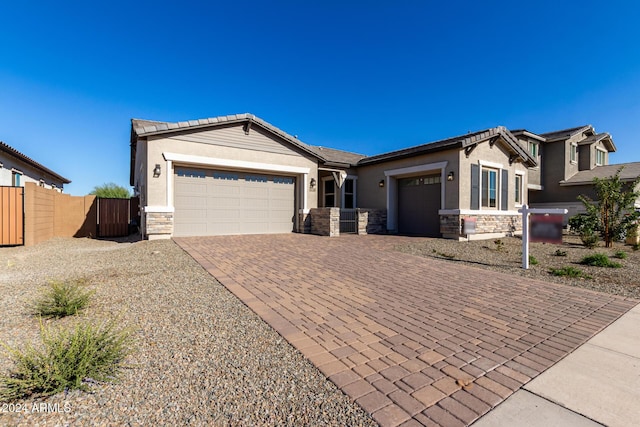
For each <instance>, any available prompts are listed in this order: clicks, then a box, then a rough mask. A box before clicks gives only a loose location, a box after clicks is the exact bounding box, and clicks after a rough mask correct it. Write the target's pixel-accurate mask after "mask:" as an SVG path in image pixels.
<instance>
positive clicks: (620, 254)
mask: <svg viewBox="0 0 640 427" xmlns="http://www.w3.org/2000/svg"><path fill="white" fill-rule="evenodd" d="M613 257H614V258H618V259H627V253H626V252H623V251H618V252H616V253H615V254H613Z"/></svg>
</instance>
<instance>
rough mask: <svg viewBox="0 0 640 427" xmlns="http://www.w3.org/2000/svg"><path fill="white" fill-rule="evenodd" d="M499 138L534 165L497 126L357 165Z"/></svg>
mask: <svg viewBox="0 0 640 427" xmlns="http://www.w3.org/2000/svg"><path fill="white" fill-rule="evenodd" d="M498 136H501V137H502V138H503V139H504V140H505V141H507V144H509V145H510V146H511V147H512V149H513V150H514V151H515V152H516V153H517V154H518V155H519V156H520V157H521V158H523V159H524V160H525V161H526V162H529V163H532V164H533V165H535V160H534V159H533V158H532V157H531V156H530V155H529V153H528V152H527V151H526V150H525V149H524V148H523V147H522V146H521V145H520V143H519V141H518V139H517V138H516V137H515V136H513V134H512V133H511V132H509V130H507V128H505V127H504V126H497V127H494V128H489V129H484V130H481V131H477V132H472V133H468V134H465V135H459V136H454V137H452V138H447V139H442V140H439V141H434V142H429V143H427V144H421V145H417V146H414V147H409V148H403V149H401V150H396V151H391V152H388V153H383V154H378V155H375V156H371V157H367V158H365V159H363V160H361V161H360V162H358V165H366V164H371V163H378V162H383V161H387V160H391V159H398V158H404V157H410V156H415V155H419V154H426V153H432V152H436V151H441V150H448V149H451V148H457V147H459V148H465V147H468V146H470V145H474V144H477V143H480V142H484V141H487V140H490V139H492V138H495V137H498Z"/></svg>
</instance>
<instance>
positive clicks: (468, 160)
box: [449, 141, 529, 212]
mask: <svg viewBox="0 0 640 427" xmlns="http://www.w3.org/2000/svg"><path fill="white" fill-rule="evenodd" d="M503 144H504V143H502V142H501V141H498V142H496V143H495V144H494V145H493V146H491V145H490V144H489V143H488V142H483V143H481V144H479V145H478V146H477V147H476V148H475V149H474V150H473V151H471V153H470V154H469V156H468V157H467V155H466V154H465V152H464V150H460V151H459V152H458V155H459V164H460V173H459V174H458V175H459V179H458V180H457V181H458V182H459V191H460V196H459V207H455V209H463V210H466V209H471V165H472V164H474V165H478V164H480V165H481V164H483V163H484V164H486V165H487V166H492V165H491V164H493V165H495V166H499V168H500V169H504V170H507V171H508V172H509V182H508V185H507V189H508V210H510V211H515V210H517V209H518V208H519V207H520V206H522V204H516V203H515V177H516V172H518V173H519V174H520V175H521V176H522V179H523V182H522V189H523V191H522V201H523V204H524V203H528V199H527V194H528V191H527V182H528V181H527V179H528V175H529V171H528V170H527V167H526V166H525V165H523V164H522V163H519V162H513V163H512V164H509V152H508V151H507V150H506V148H505V146H504V145H503ZM499 175H500V174H499ZM498 179H501V177H498ZM499 188H502V185H500V186H499ZM500 193H501V192H500V191H498V198H500V197H501V194H500ZM499 208H500V201H499V202H498V209H482V208H481V210H486V211H488V212H491V211H496V210H500V209H499ZM449 209H453V208H449Z"/></svg>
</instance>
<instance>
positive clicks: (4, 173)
mask: <svg viewBox="0 0 640 427" xmlns="http://www.w3.org/2000/svg"><path fill="white" fill-rule="evenodd" d="M0 164H1V165H2V166H1V167H0V185H7V186H12V185H13V172H12V169H16V170H18V171H20V172H21V173H22V176H21V177H20V187H24V185H25V183H27V182H33V183H35V184H36V185H40V180H41V179H43V180H44V186H43V187H44V188H46V189H52V188H54V186H55V188H57V189H58V190H59V191H62V188H63V186H64V183H63V182H61V181H59V180H57V179H55V178H53V177H52V176H50V175H49V174H45V173H43V172H42V171H40V170H38V169H36V168H34V167H33V166H31V165H28V164H26V163H24V162H21V161H19V160H18V159H16V158H14V157H12V156H9V155H7V154H5V153H0Z"/></svg>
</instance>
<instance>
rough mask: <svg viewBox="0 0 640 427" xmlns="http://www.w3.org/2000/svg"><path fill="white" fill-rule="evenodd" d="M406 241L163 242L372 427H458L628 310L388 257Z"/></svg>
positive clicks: (476, 272) (573, 293)
mask: <svg viewBox="0 0 640 427" xmlns="http://www.w3.org/2000/svg"><path fill="white" fill-rule="evenodd" d="M406 239H409V238H404V237H394V236H342V237H339V238H327V237H317V236H311V235H300V234H287V235H262V236H221V237H204V238H180V239H176V242H177V243H178V244H179V245H180V246H181V247H183V248H184V249H185V250H186V251H188V252H189V253H190V254H191V255H192V256H193V257H194V258H195V259H196V260H197V261H198V262H200V263H201V264H202V266H203V267H204V268H206V269H207V270H208V271H209V272H210V273H211V274H212V275H213V276H214V277H216V278H217V279H218V280H219V281H220V282H221V283H222V284H223V285H225V286H226V287H227V288H228V289H229V290H231V291H232V292H233V293H234V294H235V295H236V296H237V297H238V298H240V299H241V300H242V301H243V302H244V303H245V304H247V305H248V306H249V307H250V308H251V309H253V310H254V311H255V312H256V313H257V314H258V315H260V316H261V317H262V318H263V319H264V320H265V321H266V322H268V323H269V324H270V325H271V326H273V328H275V329H276V330H277V331H278V332H279V333H280V334H281V335H282V336H283V337H285V338H286V339H287V340H288V341H289V342H290V343H291V344H293V345H294V346H295V347H296V348H297V349H299V350H300V351H301V352H302V354H304V355H305V356H306V357H307V358H308V359H309V360H310V361H311V362H312V363H314V364H315V365H316V366H317V367H318V368H319V369H320V370H321V371H322V372H323V373H324V374H325V375H327V376H328V377H329V378H330V379H331V380H332V381H333V382H334V383H335V384H336V385H337V386H338V387H340V388H341V389H342V390H343V391H344V392H345V393H346V394H347V395H349V396H350V397H352V398H353V399H354V400H356V401H357V402H358V403H359V404H360V405H361V406H362V407H363V408H364V409H365V410H367V411H368V412H370V413H371V414H372V415H373V417H374V418H375V419H376V420H377V421H378V422H379V423H380V424H381V425H384V426H395V425H400V424H403V423H406V425H420V423H422V424H425V425H438V424H439V425H443V426H453V425H464V424H470V423H471V422H473V421H474V420H476V419H477V418H479V417H480V416H481V415H483V414H484V413H486V412H487V411H489V410H490V409H491V408H492V407H494V406H495V405H497V404H498V403H500V402H501V401H502V400H504V399H505V398H507V397H508V396H509V395H510V394H512V393H513V392H514V391H515V390H517V389H519V388H520V387H521V386H522V385H523V384H525V383H526V382H528V381H529V380H530V379H532V378H533V377H535V376H537V375H538V374H540V373H541V372H542V371H544V370H545V369H547V368H548V367H550V366H551V365H553V364H554V363H555V362H557V361H558V360H560V359H561V358H562V357H564V356H565V355H566V354H568V353H569V352H571V351H572V350H573V349H575V348H576V347H578V346H579V345H580V344H582V343H584V342H585V341H586V340H587V339H588V338H590V337H591V336H593V335H594V334H595V333H596V332H598V331H600V330H601V329H602V328H604V327H605V326H607V325H608V324H609V323H611V322H612V321H614V320H615V319H617V318H618V317H619V316H620V315H622V314H623V313H625V312H626V311H627V310H628V309H629V308H631V307H632V306H634V305H635V304H636V303H637V301H632V300H625V299H622V298H618V297H614V296H611V295H607V294H600V293H596V292H590V291H586V290H583V289H578V288H572V287H569V286H561V285H554V284H546V283H543V282H539V281H534V280H527V279H523V278H520V277H516V276H510V275H506V274H500V273H495V272H490V271H486V270H480V269H476V268H473V267H468V266H464V265H460V264H455V263H449V262H445V261H438V260H433V259H426V258H420V257H415V256H411V255H407V254H403V253H399V252H395V251H393V246H394V245H395V244H400V243H402V242H403V241H406Z"/></svg>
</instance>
